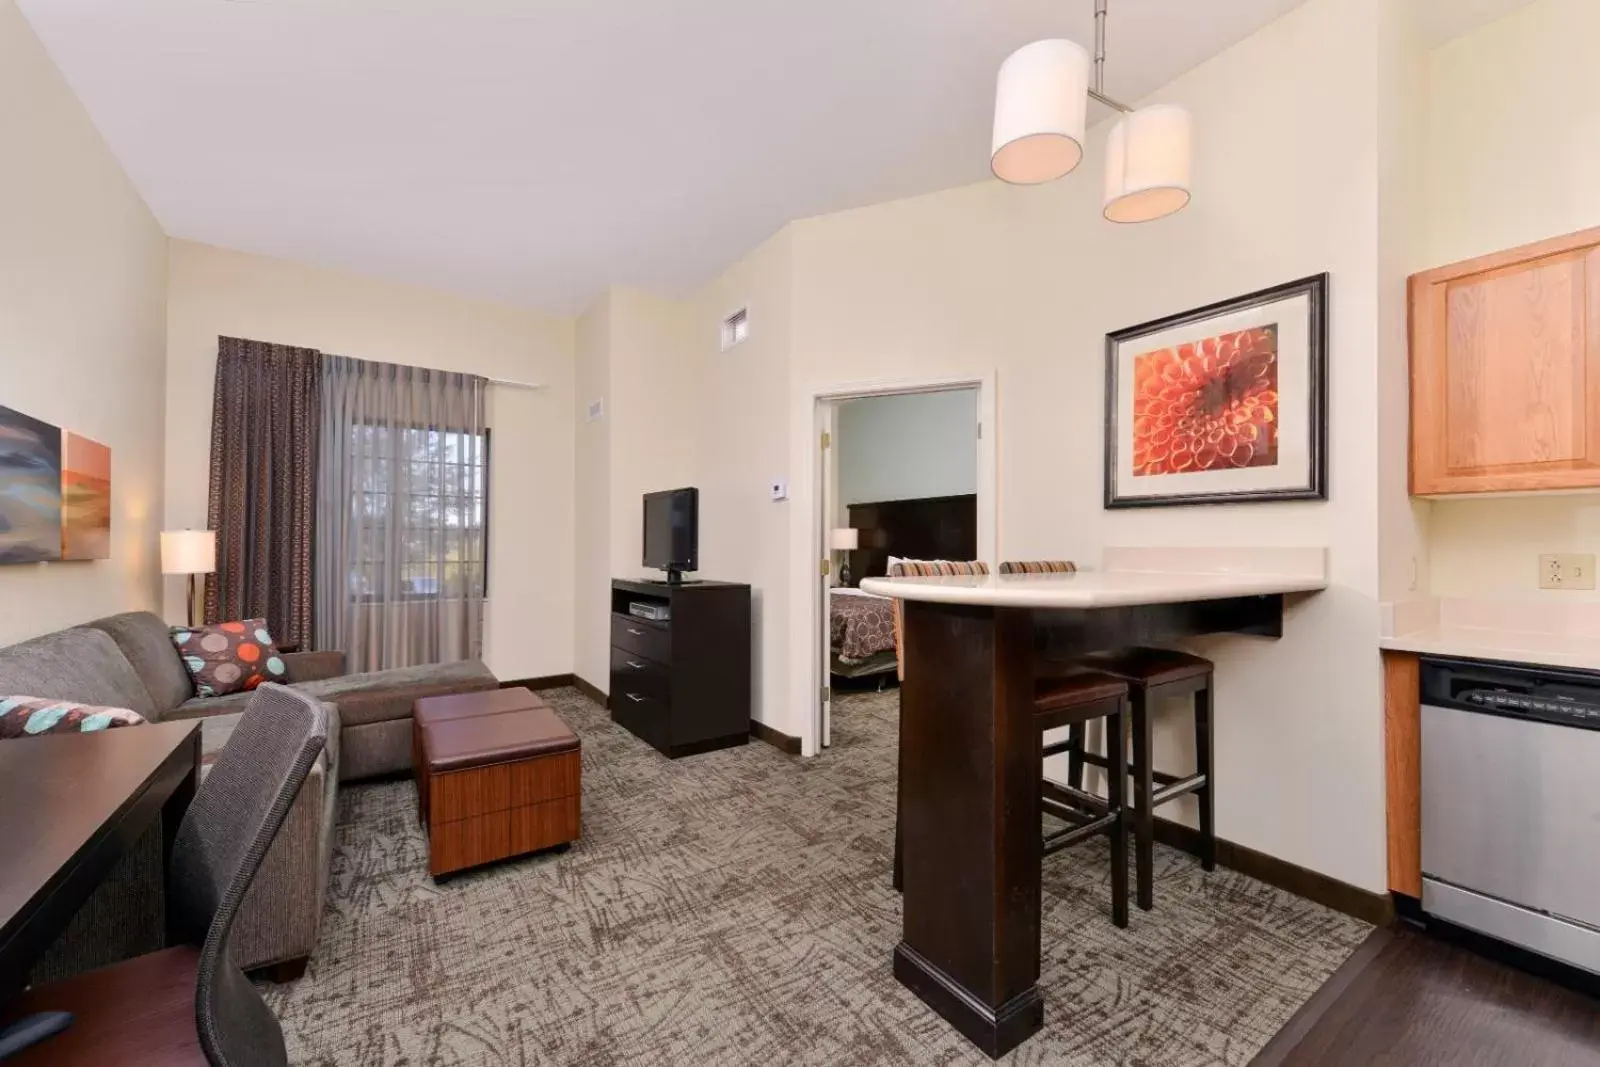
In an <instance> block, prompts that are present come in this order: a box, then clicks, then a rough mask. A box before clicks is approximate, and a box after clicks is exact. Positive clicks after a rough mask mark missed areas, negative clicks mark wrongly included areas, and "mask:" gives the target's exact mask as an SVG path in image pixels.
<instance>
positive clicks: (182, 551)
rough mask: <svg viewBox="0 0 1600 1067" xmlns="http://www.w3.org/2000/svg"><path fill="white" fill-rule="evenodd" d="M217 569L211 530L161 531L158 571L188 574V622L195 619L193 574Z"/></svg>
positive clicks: (213, 534) (215, 539) (190, 623)
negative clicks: (159, 569)
mask: <svg viewBox="0 0 1600 1067" xmlns="http://www.w3.org/2000/svg"><path fill="white" fill-rule="evenodd" d="M216 569H217V532H216V531H215V530H163V531H161V573H162V574H186V575H188V576H189V596H188V604H189V625H190V626H193V625H194V620H195V615H196V612H195V582H194V576H195V575H197V574H211V573H212V572H214V571H215V570H216Z"/></svg>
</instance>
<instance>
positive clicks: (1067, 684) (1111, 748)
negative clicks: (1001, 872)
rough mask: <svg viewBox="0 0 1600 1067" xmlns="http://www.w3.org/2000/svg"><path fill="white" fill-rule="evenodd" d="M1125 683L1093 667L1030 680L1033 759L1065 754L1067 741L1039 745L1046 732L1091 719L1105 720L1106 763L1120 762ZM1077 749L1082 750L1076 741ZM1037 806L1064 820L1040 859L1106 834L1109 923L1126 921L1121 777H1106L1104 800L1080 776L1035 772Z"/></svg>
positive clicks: (1076, 729) (1047, 839) (1124, 816)
mask: <svg viewBox="0 0 1600 1067" xmlns="http://www.w3.org/2000/svg"><path fill="white" fill-rule="evenodd" d="M1129 692H1130V690H1129V686H1128V683H1127V681H1126V680H1125V679H1122V678H1119V677H1116V676H1114V675H1111V674H1104V673H1101V672H1099V671H1092V670H1085V671H1080V672H1077V673H1074V674H1069V675H1066V676H1064V677H1059V678H1041V679H1039V680H1038V681H1037V682H1036V683H1035V684H1034V697H1033V711H1034V722H1035V724H1036V725H1037V726H1038V734H1037V736H1038V738H1039V742H1040V744H1039V760H1040V762H1041V764H1042V762H1043V760H1044V759H1045V758H1047V757H1049V756H1054V755H1058V754H1060V753H1062V752H1068V751H1070V750H1071V749H1072V747H1073V741H1072V740H1070V739H1069V740H1067V741H1059V742H1056V743H1053V744H1048V745H1047V744H1045V743H1044V735H1045V733H1046V732H1047V731H1050V730H1057V729H1060V728H1061V727H1063V726H1066V727H1070V728H1071V730H1072V732H1073V734H1077V733H1079V732H1081V731H1082V730H1083V728H1084V727H1085V726H1086V725H1087V724H1088V723H1091V722H1093V721H1094V720H1096V719H1103V720H1104V721H1105V735H1106V760H1107V762H1108V763H1110V764H1112V765H1120V764H1122V763H1123V762H1124V759H1125V755H1124V752H1123V729H1124V724H1125V722H1126V720H1127V712H1128V703H1129ZM1077 747H1078V750H1079V751H1081V750H1082V747H1083V746H1082V743H1081V741H1080V742H1078V745H1077ZM1039 778H1040V782H1039V784H1040V798H1039V804H1040V807H1041V808H1042V810H1043V811H1044V812H1046V813H1048V814H1050V815H1053V816H1055V817H1056V818H1058V819H1061V820H1062V821H1063V822H1066V823H1069V824H1071V825H1069V826H1068V827H1067V829H1065V830H1057V831H1056V832H1054V833H1051V834H1046V835H1045V837H1044V840H1043V842H1042V843H1041V846H1040V859H1041V860H1042V859H1043V858H1044V857H1045V856H1048V855H1050V854H1051V853H1054V852H1059V851H1061V850H1062V849H1064V848H1070V847H1071V846H1073V845H1076V844H1078V843H1079V842H1081V841H1086V840H1088V839H1089V838H1091V837H1095V836H1097V835H1099V834H1105V835H1107V836H1108V837H1110V838H1111V921H1112V922H1113V923H1115V924H1116V925H1117V926H1119V927H1126V926H1127V925H1128V819H1127V810H1126V806H1125V804H1124V796H1123V791H1124V789H1125V788H1126V781H1125V779H1124V776H1122V775H1117V774H1110V775H1107V776H1106V778H1107V787H1106V798H1105V799H1104V800H1102V799H1100V798H1099V797H1097V796H1095V795H1094V794H1092V793H1086V792H1084V791H1083V782H1082V777H1081V768H1080V777H1079V780H1078V781H1077V782H1075V783H1073V784H1071V785H1062V784H1061V783H1059V782H1053V781H1051V780H1050V779H1049V778H1047V777H1045V775H1044V770H1043V767H1042V766H1041V768H1040V772H1039Z"/></svg>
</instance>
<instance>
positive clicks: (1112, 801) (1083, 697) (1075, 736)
mask: <svg viewBox="0 0 1600 1067" xmlns="http://www.w3.org/2000/svg"><path fill="white" fill-rule="evenodd" d="M1129 693H1130V689H1129V686H1128V683H1127V681H1126V680H1124V679H1122V678H1117V677H1115V676H1113V675H1110V674H1102V673H1099V672H1096V671H1090V670H1081V671H1075V672H1073V673H1071V674H1068V675H1064V676H1060V677H1052V678H1041V679H1039V680H1038V681H1037V682H1035V684H1034V699H1033V711H1034V724H1035V726H1036V727H1037V729H1036V731H1035V733H1034V736H1035V737H1036V738H1037V739H1038V742H1039V749H1038V753H1037V759H1036V762H1037V763H1038V764H1039V806H1040V809H1041V810H1042V811H1043V812H1048V813H1049V814H1051V815H1053V816H1055V817H1056V818H1058V819H1060V820H1062V821H1063V822H1066V823H1069V824H1071V825H1070V826H1068V828H1067V829H1065V830H1058V831H1056V832H1054V833H1051V834H1047V835H1045V837H1044V839H1043V841H1042V842H1041V843H1040V850H1039V858H1040V860H1041V861H1042V860H1043V859H1044V857H1045V856H1048V855H1050V854H1052V853H1055V852H1059V851H1061V850H1062V849H1064V848H1070V847H1072V846H1073V845H1076V844H1078V843H1080V842H1082V841H1086V840H1088V839H1089V838H1091V837H1094V836H1096V835H1097V834H1105V835H1107V836H1108V837H1110V838H1111V921H1112V922H1113V923H1115V924H1116V925H1117V926H1119V927H1126V926H1127V925H1128V809H1127V803H1126V796H1125V789H1126V778H1125V776H1118V775H1108V776H1107V778H1108V779H1109V784H1108V786H1107V789H1106V796H1105V798H1104V799H1102V798H1100V797H1098V796H1095V795H1094V794H1093V793H1087V792H1084V790H1083V781H1082V768H1081V767H1079V768H1078V769H1077V773H1078V778H1077V781H1076V782H1075V783H1073V784H1071V785H1063V784H1061V783H1060V782H1054V781H1051V780H1050V779H1049V778H1048V777H1046V776H1045V774H1044V761H1045V759H1047V758H1048V757H1050V756H1055V755H1059V754H1061V753H1064V752H1078V753H1081V752H1082V750H1083V742H1082V739H1081V733H1082V730H1083V728H1084V726H1085V725H1087V724H1088V723H1091V722H1093V721H1095V720H1096V719H1104V720H1105V722H1106V725H1105V734H1106V738H1107V749H1108V755H1107V757H1105V759H1107V760H1115V761H1118V762H1121V763H1126V753H1125V752H1124V748H1123V733H1124V730H1125V724H1126V722H1127V719H1128V706H1129ZM1063 726H1065V727H1068V728H1069V730H1070V733H1069V736H1068V740H1066V741H1057V742H1054V743H1051V744H1045V743H1044V735H1045V734H1046V733H1048V732H1049V731H1051V730H1059V729H1061V728H1062V727H1063ZM1094 758H1095V759H1096V760H1100V759H1102V757H1100V756H1098V755H1096V756H1095V757H1094ZM900 840H901V839H900V820H899V819H898V818H896V819H895V827H894V870H893V884H894V888H895V889H896V890H902V889H904V888H905V886H904V870H903V867H902V863H901V851H900Z"/></svg>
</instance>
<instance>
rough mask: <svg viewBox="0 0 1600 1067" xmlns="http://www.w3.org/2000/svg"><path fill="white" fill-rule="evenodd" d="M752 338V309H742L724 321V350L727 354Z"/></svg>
mask: <svg viewBox="0 0 1600 1067" xmlns="http://www.w3.org/2000/svg"><path fill="white" fill-rule="evenodd" d="M749 336H750V309H749V308H740V309H739V310H738V311H735V312H734V313H733V314H732V315H729V316H728V317H727V318H725V319H723V320H722V350H723V351H724V352H726V351H727V350H728V349H730V348H732V347H733V346H734V345H736V344H739V343H741V342H742V341H744V340H745V338H747V337H749Z"/></svg>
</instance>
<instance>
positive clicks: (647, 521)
mask: <svg viewBox="0 0 1600 1067" xmlns="http://www.w3.org/2000/svg"><path fill="white" fill-rule="evenodd" d="M644 565H645V566H646V567H654V568H655V569H656V570H661V571H666V572H667V581H669V582H673V583H677V582H681V581H683V572H684V571H697V570H699V569H700V490H698V489H693V488H690V489H667V490H665V491H663V492H659V493H646V494H645V495H644Z"/></svg>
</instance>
